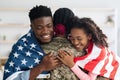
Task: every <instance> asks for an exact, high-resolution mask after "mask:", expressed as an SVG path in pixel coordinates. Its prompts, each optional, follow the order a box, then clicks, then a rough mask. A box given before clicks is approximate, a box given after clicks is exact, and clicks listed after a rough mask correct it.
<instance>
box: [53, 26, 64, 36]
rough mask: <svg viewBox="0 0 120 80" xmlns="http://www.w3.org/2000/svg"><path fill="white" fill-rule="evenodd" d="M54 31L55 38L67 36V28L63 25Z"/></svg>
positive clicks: (56, 27)
mask: <svg viewBox="0 0 120 80" xmlns="http://www.w3.org/2000/svg"><path fill="white" fill-rule="evenodd" d="M54 31H55V36H57V35H65V33H66V30H65V26H64V25H62V24H57V25H56V26H55V28H54Z"/></svg>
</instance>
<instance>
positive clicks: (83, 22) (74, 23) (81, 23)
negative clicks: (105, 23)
mask: <svg viewBox="0 0 120 80" xmlns="http://www.w3.org/2000/svg"><path fill="white" fill-rule="evenodd" d="M69 23H70V24H69V29H68V32H67V33H70V31H71V29H72V28H80V29H83V30H84V31H85V33H86V34H87V35H89V34H91V36H92V41H93V42H94V43H95V44H96V45H97V46H105V47H108V43H107V41H106V39H107V36H106V35H105V34H103V32H102V30H101V29H100V28H99V27H98V26H97V24H96V23H95V22H94V21H93V20H91V19H90V18H81V19H80V18H78V17H73V18H72V19H71V20H70V22H69Z"/></svg>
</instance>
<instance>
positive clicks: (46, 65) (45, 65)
mask: <svg viewBox="0 0 120 80" xmlns="http://www.w3.org/2000/svg"><path fill="white" fill-rule="evenodd" d="M58 65H59V61H58V59H56V57H54V56H53V55H52V54H48V55H46V56H45V57H44V58H43V60H42V61H41V63H40V64H39V65H37V66H36V67H34V68H32V69H31V70H30V77H29V80H34V79H35V78H36V77H37V76H38V75H39V74H40V73H42V72H43V71H50V70H52V69H54V68H56V67H57V66H58Z"/></svg>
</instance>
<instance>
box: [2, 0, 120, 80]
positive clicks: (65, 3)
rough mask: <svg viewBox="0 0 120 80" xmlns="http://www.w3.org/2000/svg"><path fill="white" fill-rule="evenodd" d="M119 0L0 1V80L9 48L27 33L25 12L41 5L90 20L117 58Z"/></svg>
mask: <svg viewBox="0 0 120 80" xmlns="http://www.w3.org/2000/svg"><path fill="white" fill-rule="evenodd" d="M119 3H120V0H0V80H2V75H3V68H4V64H5V62H6V60H7V57H8V55H9V52H10V51H11V48H12V45H13V44H14V43H15V42H16V41H17V40H18V39H19V38H20V37H21V36H22V35H24V34H25V33H27V32H28V31H29V29H30V26H29V25H30V22H29V17H28V12H29V10H30V9H31V8H32V7H33V6H36V5H45V6H48V7H50V8H51V10H52V12H53V14H54V11H55V10H56V9H58V8H60V7H67V8H70V9H71V10H73V12H74V13H75V14H76V15H77V16H78V17H90V18H92V19H93V20H94V21H95V22H96V23H97V24H98V26H100V28H101V29H102V30H103V32H104V33H105V34H106V35H107V36H108V43H109V45H110V47H109V48H110V49H111V50H112V51H113V52H114V53H115V54H116V55H119V56H120V49H119V47H120V36H119V35H120V31H119V30H120V4H119Z"/></svg>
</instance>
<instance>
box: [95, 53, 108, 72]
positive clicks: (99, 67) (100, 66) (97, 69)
mask: <svg viewBox="0 0 120 80" xmlns="http://www.w3.org/2000/svg"><path fill="white" fill-rule="evenodd" d="M106 59H107V56H106V55H105V58H104V59H103V60H101V61H100V62H99V63H98V64H97V65H96V66H95V68H94V69H93V73H96V74H100V70H101V69H102V68H103V67H102V66H103V65H104V63H105V60H106Z"/></svg>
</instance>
